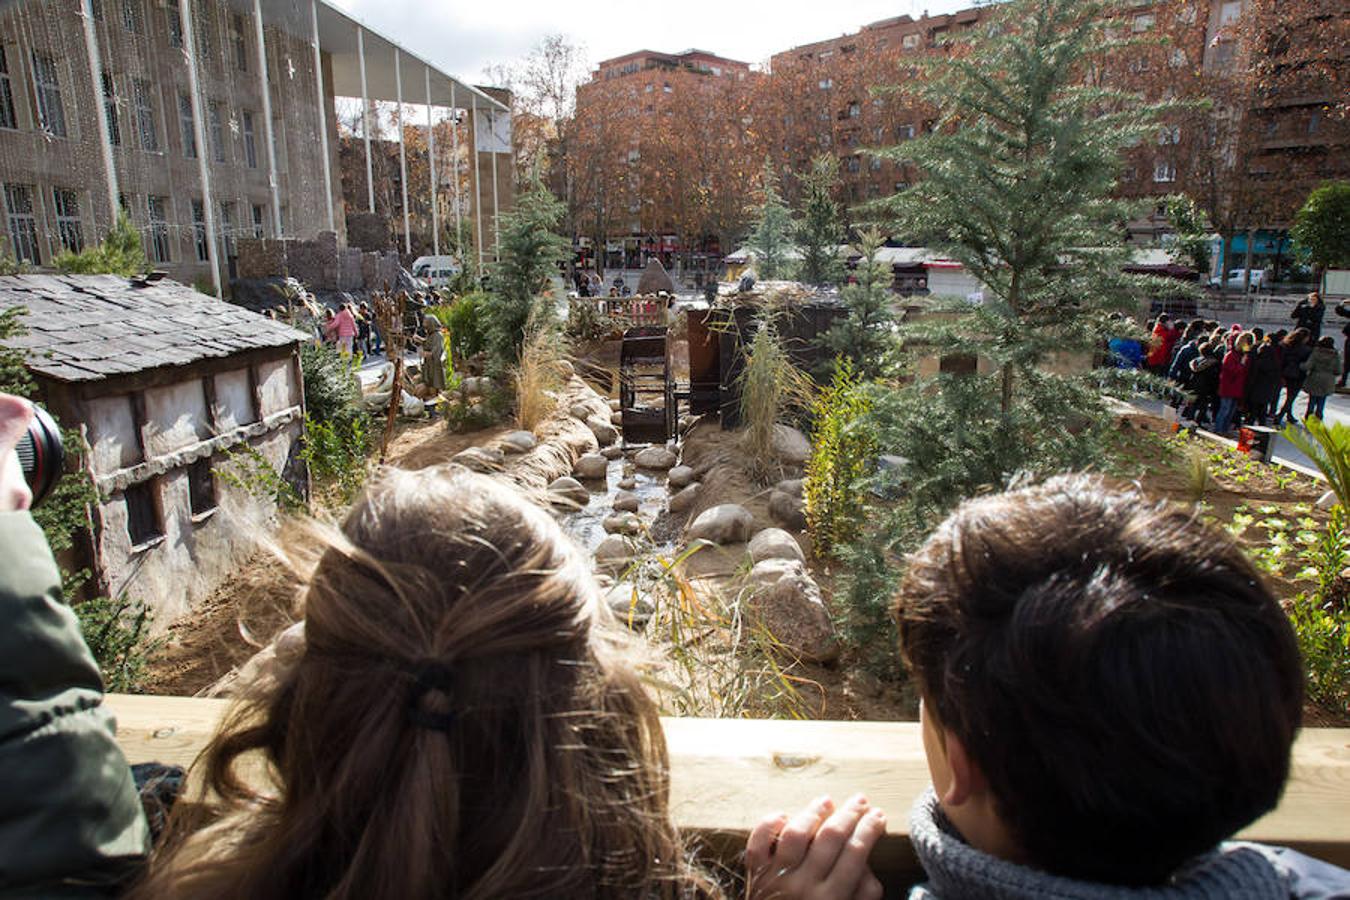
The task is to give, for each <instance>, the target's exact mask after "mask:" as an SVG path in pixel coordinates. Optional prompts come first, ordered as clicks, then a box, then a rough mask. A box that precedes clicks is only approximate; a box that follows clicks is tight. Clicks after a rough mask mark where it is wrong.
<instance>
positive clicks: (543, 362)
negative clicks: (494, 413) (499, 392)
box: [511, 325, 567, 431]
mask: <svg viewBox="0 0 1350 900" xmlns="http://www.w3.org/2000/svg"><path fill="white" fill-rule="evenodd" d="M564 361H565V357H564V349H563V342H562V341H561V339H560V338H559V336H558V334H557V332H556V331H554V330H553V329H551V328H539V327H535V326H533V325H531V326H530V327H528V328H527V329H526V333H525V343H524V345H523V346H522V347H521V351H520V363H519V365H517V366H516V369H515V371H514V372H512V374H511V381H512V384H513V385H514V387H515V393H516V424H517V425H519V426H520V427H521V428H523V429H525V430H526V431H534V429H535V428H537V427H538V426H539V424H540V423H541V422H543V421H544V420H545V419H547V418H548V417H549V416H550V415H551V414H552V413H553V411H554V410H555V409H557V408H558V389H559V388H560V387H562V384H563V382H564V381H565V379H566V377H567V372H566V369H565V367H564V366H563V362H564Z"/></svg>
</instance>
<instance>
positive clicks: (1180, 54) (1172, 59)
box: [1167, 47, 1186, 69]
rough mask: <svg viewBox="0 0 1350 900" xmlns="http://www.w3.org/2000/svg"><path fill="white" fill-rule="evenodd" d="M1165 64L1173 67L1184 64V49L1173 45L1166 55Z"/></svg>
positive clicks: (1177, 67)
mask: <svg viewBox="0 0 1350 900" xmlns="http://www.w3.org/2000/svg"><path fill="white" fill-rule="evenodd" d="M1167 64H1168V65H1169V66H1171V67H1172V68H1174V69H1180V68H1182V67H1184V66H1185V65H1186V51H1185V50H1182V49H1181V48H1180V47H1173V48H1172V52H1171V53H1170V54H1168V56H1167Z"/></svg>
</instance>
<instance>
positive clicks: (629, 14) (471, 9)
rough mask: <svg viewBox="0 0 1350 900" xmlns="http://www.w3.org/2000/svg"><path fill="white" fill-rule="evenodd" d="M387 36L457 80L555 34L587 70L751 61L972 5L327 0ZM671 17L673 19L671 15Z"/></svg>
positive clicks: (916, 1)
mask: <svg viewBox="0 0 1350 900" xmlns="http://www.w3.org/2000/svg"><path fill="white" fill-rule="evenodd" d="M330 2H332V3H334V5H336V6H339V7H341V8H342V9H344V10H345V11H347V12H348V13H351V14H353V15H354V16H356V17H357V18H359V19H361V20H362V21H364V22H365V23H366V24H367V25H369V26H370V27H372V28H374V29H375V30H377V31H380V32H382V33H383V34H384V35H385V36H386V37H388V38H390V39H391V40H393V41H395V42H397V43H398V44H400V45H402V46H404V47H406V48H407V49H409V50H411V51H413V52H414V53H416V54H418V55H419V56H421V57H423V58H424V59H426V60H427V61H428V62H431V63H432V64H433V65H436V66H438V67H439V68H441V69H442V71H445V72H448V73H450V74H452V75H455V76H457V77H459V78H462V79H464V80H466V81H472V82H475V83H481V82H482V81H483V80H484V75H483V70H484V67H486V66H488V65H492V64H501V63H507V64H509V63H512V62H515V61H517V60H519V59H521V58H523V57H524V56H525V55H526V54H528V53H529V51H530V48H531V47H533V46H534V45H535V44H536V43H537V42H538V41H539V39H540V38H542V37H543V36H544V35H546V34H551V33H555V32H562V33H564V34H566V35H568V36H569V37H570V38H572V40H573V41H574V42H575V43H579V44H581V45H582V46H583V47H584V48H585V51H586V57H587V60H588V62H589V63H590V65H592V66H594V64H595V63H597V62H599V61H600V60H604V59H609V58H611V57H615V56H622V55H623V54H625V53H630V52H632V51H634V50H656V51H664V52H672V53H673V52H679V51H681V50H688V49H689V48H691V47H697V48H698V49H700V50H707V51H709V52H711V53H716V54H718V55H719V56H726V57H730V58H731V59H740V60H744V61H746V62H751V63H758V62H763V61H764V60H767V59H768V58H769V57H770V56H771V55H773V54H774V53H777V52H779V51H781V50H786V49H787V48H789V47H793V46H796V45H797V44H807V43H810V42H812V41H819V40H825V39H826V38H830V37H838V36H839V35H841V34H845V33H848V32H852V31H857V30H858V28H859V27H861V26H863V25H865V24H867V23H869V22H875V21H877V20H878V19H886V18H890V17H891V16H899V15H905V14H908V15H912V16H915V17H916V18H917V17H918V16H920V15H922V14H923V12H924V10H927V11H928V12H929V13H930V14H932V15H938V14H940V13H948V12H952V11H954V10H957V9H963V8H965V7H969V6H973V5H975V3H974V0H834V2H830V0H826V2H817V0H811V2H807V0H779V2H772V0H739V2H738V0H730V2H728V0H675V2H670V3H650V2H649V3H633V2H627V3H620V2H617V0H496V2H492V0H477V2H474V0H469V2H457V0H456V2H451V0H330ZM676 13H678V14H676Z"/></svg>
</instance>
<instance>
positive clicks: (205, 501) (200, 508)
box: [188, 456, 216, 518]
mask: <svg viewBox="0 0 1350 900" xmlns="http://www.w3.org/2000/svg"><path fill="white" fill-rule="evenodd" d="M188 504H189V508H190V509H191V510H192V517H193V518H196V517H198V516H203V515H206V514H207V513H209V512H210V511H211V510H213V509H215V508H216V478H215V475H214V473H213V472H212V470H211V458H210V457H209V456H208V457H207V458H206V459H199V460H197V461H196V462H195V463H193V464H192V465H190V466H188Z"/></svg>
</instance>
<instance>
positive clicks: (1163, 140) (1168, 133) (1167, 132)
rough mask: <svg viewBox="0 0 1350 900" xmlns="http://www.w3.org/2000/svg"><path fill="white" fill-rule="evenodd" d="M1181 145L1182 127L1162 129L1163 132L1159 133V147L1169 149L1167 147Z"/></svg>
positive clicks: (1174, 126) (1175, 126)
mask: <svg viewBox="0 0 1350 900" xmlns="http://www.w3.org/2000/svg"><path fill="white" fill-rule="evenodd" d="M1180 143H1181V128H1180V126H1177V125H1173V126H1171V127H1169V128H1164V129H1162V130H1161V131H1159V132H1158V145H1159V146H1161V147H1167V146H1170V145H1174V144H1180Z"/></svg>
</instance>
